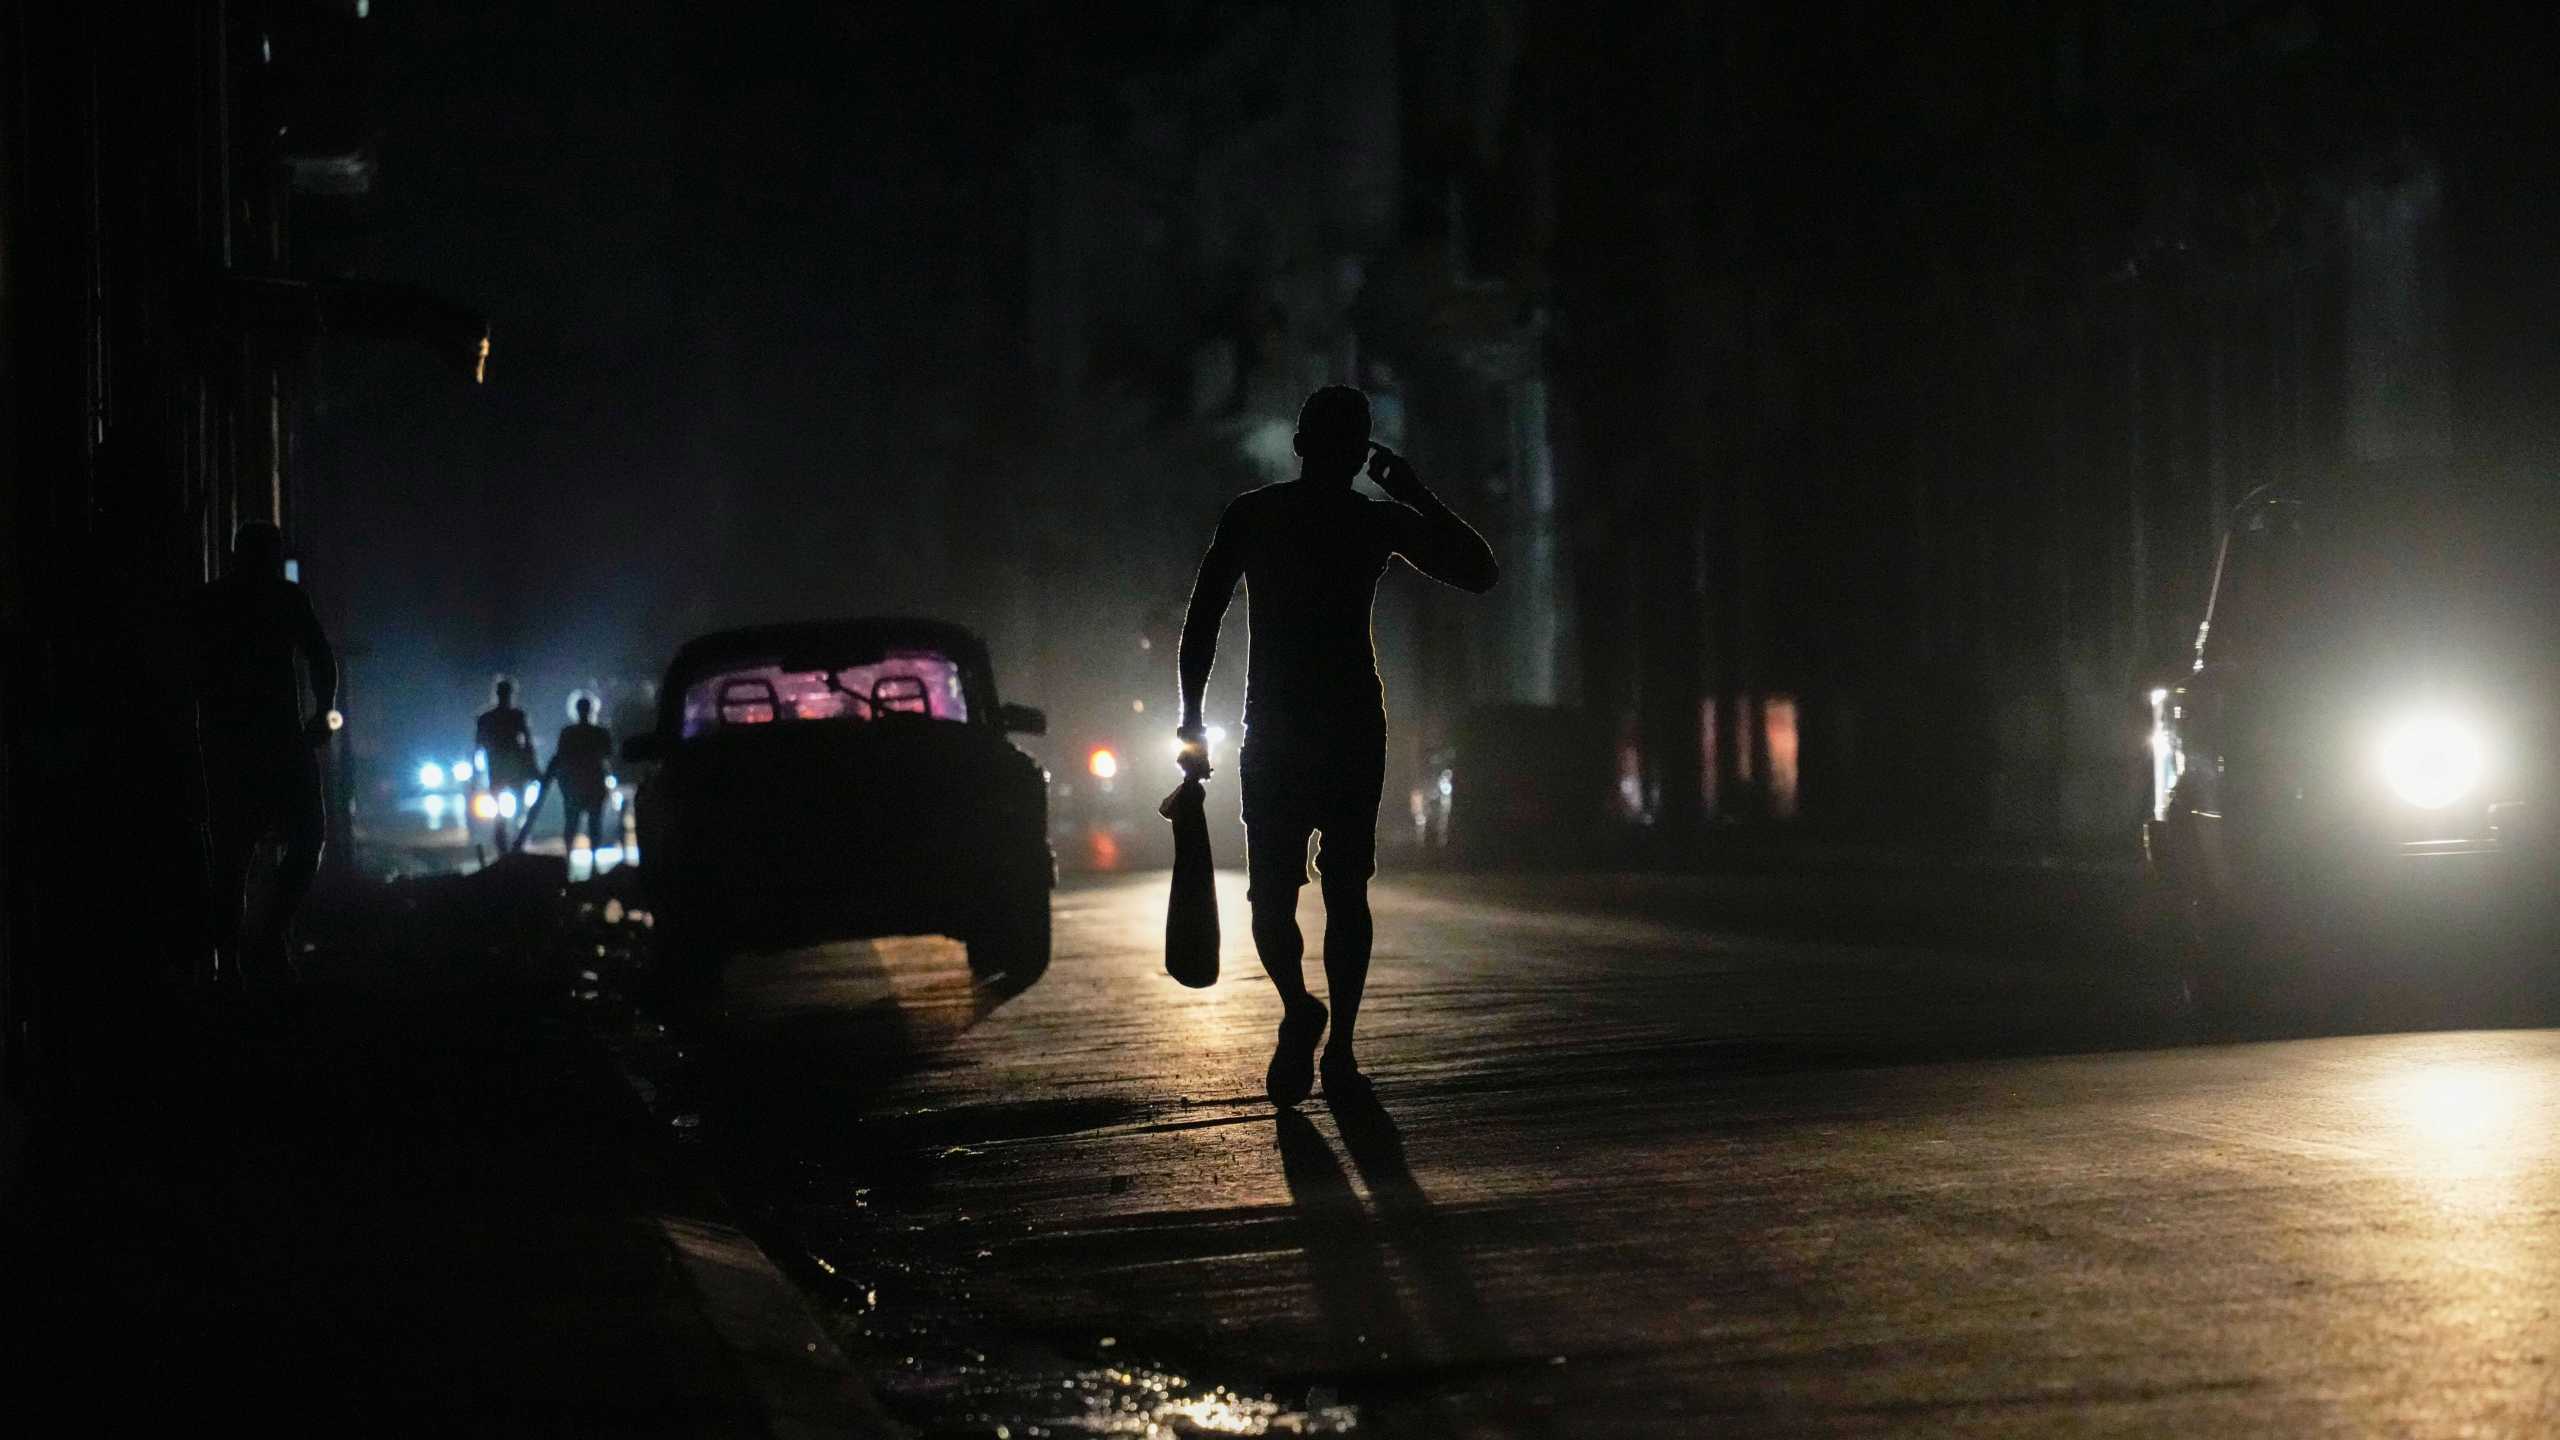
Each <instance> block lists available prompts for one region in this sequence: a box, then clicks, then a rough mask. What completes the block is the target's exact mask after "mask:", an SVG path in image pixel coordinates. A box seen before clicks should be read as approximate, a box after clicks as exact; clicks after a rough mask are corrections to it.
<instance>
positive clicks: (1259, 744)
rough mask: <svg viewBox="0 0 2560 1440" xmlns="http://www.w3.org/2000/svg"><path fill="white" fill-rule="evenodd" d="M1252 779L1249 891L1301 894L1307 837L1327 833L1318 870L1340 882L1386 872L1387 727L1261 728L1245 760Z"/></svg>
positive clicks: (1248, 741) (1247, 800) (1247, 745)
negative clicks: (1381, 819)
mask: <svg viewBox="0 0 2560 1440" xmlns="http://www.w3.org/2000/svg"><path fill="white" fill-rule="evenodd" d="M1237 768H1238V769H1239V770H1240V771H1241V772H1242V773H1243V776H1244V786H1243V788H1244V833H1245V846H1246V851H1247V858H1246V871H1247V876H1248V886H1249V888H1248V890H1247V894H1248V895H1253V894H1270V895H1278V894H1279V893H1281V891H1283V890H1284V889H1285V890H1286V891H1288V892H1289V893H1291V894H1295V893H1296V892H1297V890H1298V887H1300V886H1302V885H1304V884H1306V883H1307V839H1308V837H1309V836H1311V835H1312V836H1317V837H1320V838H1319V839H1318V842H1317V846H1316V857H1315V868H1316V870H1317V872H1318V873H1319V874H1324V875H1330V876H1332V877H1334V878H1335V879H1351V878H1358V879H1362V880H1366V879H1368V878H1369V877H1370V876H1372V875H1374V874H1376V873H1378V792H1379V790H1380V789H1381V788H1383V786H1384V785H1385V783H1386V773H1387V736H1386V731H1385V730H1384V729H1383V728H1380V727H1372V726H1358V727H1351V728H1348V729H1345V730H1341V731H1335V732H1329V733H1308V732H1301V731H1291V732H1287V733H1285V734H1284V733H1274V732H1272V731H1271V730H1270V729H1269V728H1267V727H1256V728H1255V729H1254V730H1253V731H1251V732H1250V733H1249V734H1247V735H1246V737H1245V742H1244V751H1243V753H1242V754H1241V755H1239V756H1238V757H1237Z"/></svg>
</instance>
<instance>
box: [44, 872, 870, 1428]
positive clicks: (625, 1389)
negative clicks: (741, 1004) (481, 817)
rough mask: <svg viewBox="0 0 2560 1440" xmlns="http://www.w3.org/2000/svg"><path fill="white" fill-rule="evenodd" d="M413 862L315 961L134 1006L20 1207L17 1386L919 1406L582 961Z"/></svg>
mask: <svg viewBox="0 0 2560 1440" xmlns="http://www.w3.org/2000/svg"><path fill="white" fill-rule="evenodd" d="M395 893H406V894H409V895H410V896H411V897H412V898H411V902H410V903H409V904H406V905H404V906H402V907H401V908H399V909H398V910H395V911H391V912H387V913H382V914H375V915H371V916H369V917H365V918H366V922H367V923H364V924H361V925H358V926H357V927H355V928H354V929H353V930H352V931H350V932H348V933H349V934H350V935H351V937H352V938H351V939H350V940H348V941H345V942H342V943H340V944H339V945H337V946H335V947H332V948H325V949H322V950H320V951H317V952H315V953H313V954H311V955H309V956H307V957H306V962H305V976H306V978H305V979H304V981H303V982H302V983H301V984H300V985H299V986H297V987H295V988H293V989H290V990H287V991H284V992H281V993H280V994H277V995H274V996H272V997H253V998H251V999H248V1000H228V1001H225V1000H217V999H215V998H213V997H209V996H205V995H201V994H198V993H195V992H192V991H181V990H175V989H163V990H159V991H156V992H153V993H149V994H143V995H138V996H136V997H135V998H134V1000H133V1002H132V1003H131V1005H130V1006H129V1013H120V1014H119V1015H117V1016H116V1017H114V1019H115V1021H116V1027H115V1030H116V1034H117V1037H118V1038H117V1040H116V1042H115V1043H117V1044H118V1045H119V1046H120V1047H121V1054H120V1056H119V1057H114V1058H113V1063H110V1064H108V1065H105V1066H102V1067H100V1068H101V1069H103V1070H104V1071H105V1076H104V1078H103V1079H100V1080H99V1081H98V1082H97V1083H95V1084H93V1086H92V1087H91V1089H90V1091H89V1093H87V1094H86V1095H85V1096H84V1098H83V1099H82V1101H81V1103H80V1105H79V1109H78V1112H77V1113H76V1114H65V1115H61V1116H58V1117H55V1118H53V1119H52V1120H50V1121H49V1123H48V1124H47V1126H46V1127H45V1129H44V1131H43V1132H42V1133H41V1134H40V1135H39V1137H38V1147H37V1149H36V1151H35V1152H34V1153H33V1154H32V1155H31V1157H30V1159H31V1162H32V1164H33V1167H34V1168H33V1170H32V1173H31V1175H30V1183H29V1185H28V1186H27V1187H26V1192H25V1193H24V1194H23V1195H21V1196H20V1203H19V1204H18V1205H17V1207H16V1209H15V1213H13V1214H11V1215H10V1216H8V1217H7V1219H8V1226H7V1229H6V1231H5V1233H4V1234H0V1261H5V1264H4V1265H0V1270H4V1271H5V1273H6V1274H7V1276H8V1277H9V1278H8V1284H7V1291H8V1294H9V1297H10V1299H9V1302H8V1303H9V1304H10V1306H11V1308H12V1309H15V1310H17V1311H18V1312H19V1315H18V1318H17V1323H15V1324H13V1325H12V1326H11V1327H10V1328H11V1330H12V1332H13V1333H14V1334H17V1335H20V1336H25V1337H29V1339H28V1340H24V1341H17V1342H12V1349H13V1350H14V1351H15V1353H13V1354H12V1355H11V1357H10V1358H11V1362H12V1363H11V1364H10V1366H9V1367H8V1368H9V1370H10V1371H11V1373H12V1376H13V1378H12V1380H11V1382H10V1384H9V1387H8V1388H9V1389H10V1391H11V1392H12V1401H13V1406H12V1408H13V1409H14V1410H15V1411H16V1413H19V1414H21V1415H37V1414H45V1413H61V1414H66V1415H79V1416H82V1417H83V1421H82V1423H81V1425H80V1427H79V1428H81V1429H84V1430H89V1429H101V1430H119V1431H121V1430H126V1429H130V1428H133V1427H134V1423H135V1422H147V1421H152V1420H173V1421H178V1422H180V1423H187V1424H190V1425H213V1424H222V1425H226V1426H227V1425H229V1424H239V1423H243V1422H245V1423H248V1424H251V1425H254V1426H256V1427H257V1428H259V1429H261V1430H263V1431H267V1432H269V1433H275V1432H282V1433H286V1434H301V1433H315V1432H322V1431H325V1432H327V1433H331V1434H347V1433H367V1434H374V1433H383V1432H386V1431H389V1432H400V1433H410V1432H415V1433H436V1434H471V1435H482V1434H527V1433H534V1434H564V1435H568V1434H576V1435H608V1434H609V1435H768V1434H779V1435H800V1434H812V1435H814V1434H820V1433H825V1434H831V1435H838V1436H843V1435H855V1436H859V1435H871V1434H887V1433H893V1432H892V1431H891V1429H890V1427H889V1426H888V1425H887V1424H886V1422H885V1421H883V1420H882V1419H881V1417H880V1415H879V1413H878V1411H877V1410H876V1408H874V1407H873V1406H872V1404H871V1402H870V1400H869V1398H868V1395H867V1393H866V1392H865V1390H864V1389H863V1387H862V1386H861V1385H860V1384H859V1382H858V1381H857V1380H856V1379H855V1377H854V1376H853V1375H852V1373H851V1371H850V1370H849V1369H848V1367H847V1366H846V1365H845V1362H844V1361H843V1360H842V1358H841V1357H840V1356H839V1355H838V1354H837V1353H836V1351H835V1349H834V1347H833V1345H832V1344H831V1343H830V1342H829V1341H828V1339H827V1337H826V1335H825V1334H824V1333H823V1331H821V1330H820V1329H819V1328H818V1326H817V1323H816V1322H815V1320H814V1319H813V1318H812V1317H811V1316H810V1314H809V1312H808V1311H807V1310H806V1309H805V1307H804V1305H803V1302H802V1301H801V1300H800V1299H799V1297H798V1295H797V1292H795V1291H794V1290H792V1289H791V1288H790V1287H789V1285H788V1284H787V1283H786V1282H785V1281H784V1280H783V1279H782V1277H781V1276H780V1275H779V1274H778V1273H777V1272H775V1271H774V1269H773V1267H772V1266H771V1265H770V1263H768V1262H767V1261H766V1260H765V1258H764V1256H763V1254H762V1253H761V1252H760V1251H758V1250H757V1249H756V1248H755V1246H754V1245H753V1244H752V1243H750V1242H748V1241H747V1240H746V1239H745V1238H744V1237H743V1236H741V1235H740V1234H739V1233H738V1231H737V1229H736V1228H735V1226H734V1224H732V1223H731V1221H730V1220H729V1218H728V1217H727V1215H726V1214H725V1211H724V1206H723V1205H722V1203H721V1200H720V1197H719V1195H718V1193H717V1191H716V1190H715V1189H714V1188H713V1187H712V1186H711V1185H710V1184H709V1182H708V1181H707V1180H706V1179H704V1178H702V1169H703V1167H701V1166H700V1165H698V1164H696V1163H694V1157H692V1156H690V1155H689V1154H687V1153H686V1152H685V1151H684V1148H683V1146H682V1143H681V1141H680V1140H679V1139H678V1138H676V1136H675V1135H674V1134H673V1133H671V1132H670V1130H669V1128H668V1127H667V1126H666V1125H665V1124H664V1123H663V1122H662V1121H660V1120H658V1119H656V1118H654V1117H652V1116H651V1115H650V1114H649V1112H648V1110H647V1108H646V1107H645V1106H644V1105H643V1104H642V1103H641V1102H640V1100H639V1098H638V1097H637V1096H636V1095H635V1094H633V1093H632V1091H631V1090H630V1089H629V1087H628V1086H627V1085H626V1084H625V1083H624V1082H623V1080H622V1078H621V1077H620V1075H619V1074H618V1073H617V1072H616V1071H615V1070H614V1068H613V1066H612V1064H611V1062H610V1061H609V1059H608V1058H607V1057H606V1056H605V1055H604V1053H603V1052H602V1050H601V1049H600V1047H599V1046H598V1045H597V1044H596V1043H595V1042H594V1041H593V1040H591V1039H590V1038H589V1037H588V1035H587V1034H586V1033H585V1032H584V1031H583V1030H582V1029H581V1028H580V1027H579V1026H578V1025H577V1024H576V1023H575V1017H574V1016H573V1015H571V1014H569V1013H568V1011H569V1007H571V1006H572V1005H573V1004H575V1003H576V1002H575V1001H573V1000H572V999H570V997H569V994H568V988H569V987H568V985H567V984H566V983H558V982H555V981H553V980H550V979H547V978H546V977H544V976H543V975H541V974H539V973H536V972H535V970H534V968H533V967H531V966H530V965H529V964H528V963H527V962H525V961H524V960H523V959H521V958H518V957H511V956H509V955H508V954H506V953H503V952H496V951H488V950H475V949H474V947H472V946H470V945H468V944H456V943H450V942H449V941H448V940H447V939H446V938H445V937H448V936H453V935H456V934H458V927H457V926H456V925H455V924H453V923H450V917H448V916H447V915H445V914H442V913H440V911H441V910H442V909H444V908H446V907H449V906H450V904H451V902H452V901H453V899H454V898H455V895H456V892H454V891H452V890H450V889H447V890H446V891H444V892H443V898H442V899H437V898H434V892H432V891H429V890H426V889H419V890H414V891H413V890H407V889H405V887H404V889H403V890H402V891H396V892H395V891H385V892H381V893H380V894H379V895H378V896H377V897H376V898H375V899H374V901H372V902H371V903H372V905H373V908H375V909H377V910H379V909H381V906H382V901H383V899H384V898H386V897H388V896H389V895H391V894H395ZM420 896H425V897H427V898H426V900H425V902H424V903H417V897H420ZM31 1382H36V1383H31ZM47 1386H51V1387H53V1388H54V1389H56V1391H57V1395H58V1398H59V1399H61V1400H62V1401H64V1402H66V1403H68V1404H69V1405H70V1406H71V1407H72V1408H70V1409H68V1410H61V1409H56V1408H55V1407H47V1406H43V1405H41V1404H39V1403H37V1402H35V1401H34V1399H33V1398H32V1396H31V1395H30V1393H29V1392H30V1391H31V1390H41V1389H44V1388H46V1387H47Z"/></svg>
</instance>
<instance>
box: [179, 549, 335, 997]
mask: <svg viewBox="0 0 2560 1440" xmlns="http://www.w3.org/2000/svg"><path fill="white" fill-rule="evenodd" d="M198 626H199V628H198V640H199V644H200V650H199V655H200V673H199V675H198V691H197V695H198V699H197V714H198V718H199V721H200V723H201V725H202V734H203V737H204V766H205V799H206V809H207V816H206V818H207V820H208V822H209V828H210V830H211V832H212V833H211V840H212V852H213V853H212V870H213V873H212V884H213V907H212V909H213V913H212V917H211V918H212V925H211V928H212V932H213V934H212V939H213V943H214V946H215V949H216V952H217V954H218V955H219V956H220V959H221V967H222V973H223V974H224V975H225V976H227V977H231V978H239V977H243V976H246V975H249V974H251V973H254V972H267V973H268V974H269V975H274V974H280V973H282V972H283V970H284V969H285V968H287V966H288V963H289V961H288V956H287V954H286V938H287V936H288V935H289V934H290V930H291V926H292V923H293V916H294V912H295V910H296V909H297V908H299V907H300V905H301V903H302V900H303V897H304V896H306V895H308V894H309V893H310V891H311V882H312V878H313V877H314V876H315V875H317V874H318V873H319V869H320V851H321V847H322V845H323V844H324V843H325V842H326V840H327V838H328V816H327V810H326V808H325V803H324V800H323V797H322V794H321V784H320V758H319V753H318V752H319V748H320V746H322V745H323V744H325V743H326V742H327V740H328V738H329V732H330V728H331V726H330V718H331V716H332V714H333V713H334V711H335V709H336V706H337V699H338V660H337V656H336V654H335V653H334V652H332V651H331V650H330V648H329V637H328V636H327V635H325V634H323V633H322V632H321V629H320V618H319V616H317V615H316V614H314V613H313V612H312V609H311V599H310V597H309V596H308V595H306V594H304V593H303V590H302V587H301V586H299V585H296V584H294V583H293V582H291V581H289V580H287V579H285V578H284V535H283V532H281V531H279V530H278V529H276V527H275V526H273V525H269V524H265V523H262V522H252V523H250V524H247V525H243V526H241V527H240V529H239V532H238V533H237V534H236V535H234V536H233V537H232V543H231V564H230V568H229V570H228V571H227V572H226V573H225V574H224V575H223V577H222V578H221V579H219V580H216V581H214V582H213V583H211V584H209V585H207V586H206V587H205V588H204V594H203V601H202V604H201V606H200V608H199V614H198ZM306 674H307V676H308V678H309V684H310V693H311V700H312V708H311V709H310V710H309V711H307V712H306V711H305V710H304V709H303V707H302V699H303V685H304V677H305V675H306ZM270 839H274V840H280V841H282V842H283V847H284V848H283V854H282V856H281V857H280V858H279V859H278V861H277V863H276V871H275V883H274V886H273V888H272V890H271V892H270V893H269V895H268V897H267V905H266V913H265V914H264V915H263V916H262V917H260V919H259V923H258V925H257V927H256V929H255V930H254V931H252V930H250V929H249V927H248V882H249V869H250V864H251V862H252V860H253V859H254V858H255V856H256V854H257V850H258V846H259V844H260V843H261V842H263V841H266V840H270Z"/></svg>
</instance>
